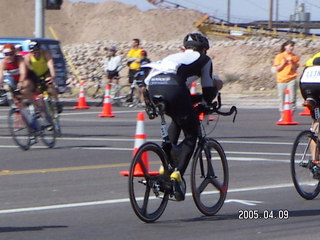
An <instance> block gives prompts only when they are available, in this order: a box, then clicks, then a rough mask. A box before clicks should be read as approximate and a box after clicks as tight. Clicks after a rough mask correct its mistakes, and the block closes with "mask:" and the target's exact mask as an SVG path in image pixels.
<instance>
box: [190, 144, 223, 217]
mask: <svg viewBox="0 0 320 240" xmlns="http://www.w3.org/2000/svg"><path fill="white" fill-rule="evenodd" d="M228 182H229V170H228V163H227V159H226V156H225V153H224V151H223V149H222V147H221V146H220V144H219V143H218V142H217V141H216V140H214V139H212V138H208V139H206V140H205V143H204V145H203V147H200V148H197V150H196V152H195V155H194V158H193V163H192V168H191V189H192V196H193V200H194V202H195V204H196V206H197V208H198V209H199V210H200V212H202V213H203V214H205V215H207V216H212V215H214V214H216V213H217V212H218V211H219V210H220V208H221V207H222V205H223V203H224V201H225V199H226V196H227V190H228Z"/></svg>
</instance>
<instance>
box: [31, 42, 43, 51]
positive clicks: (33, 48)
mask: <svg viewBox="0 0 320 240" xmlns="http://www.w3.org/2000/svg"><path fill="white" fill-rule="evenodd" d="M29 49H30V52H34V51H39V50H40V49H41V44H40V43H39V42H38V41H31V42H30V43H29Z"/></svg>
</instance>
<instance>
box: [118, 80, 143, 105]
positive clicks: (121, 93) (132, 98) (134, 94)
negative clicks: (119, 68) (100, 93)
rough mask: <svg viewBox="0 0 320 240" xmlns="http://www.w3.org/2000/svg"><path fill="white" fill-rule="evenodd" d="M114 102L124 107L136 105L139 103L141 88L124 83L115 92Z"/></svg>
mask: <svg viewBox="0 0 320 240" xmlns="http://www.w3.org/2000/svg"><path fill="white" fill-rule="evenodd" d="M113 102H114V104H115V105H117V106H122V107H129V106H136V105H138V103H139V89H138V88H136V87H131V85H124V86H122V87H121V88H120V89H119V90H118V91H117V92H116V93H115V95H114V98H113Z"/></svg>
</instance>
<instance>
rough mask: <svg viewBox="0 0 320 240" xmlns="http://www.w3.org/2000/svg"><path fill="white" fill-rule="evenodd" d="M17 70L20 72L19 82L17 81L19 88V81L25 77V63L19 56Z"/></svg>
mask: <svg viewBox="0 0 320 240" xmlns="http://www.w3.org/2000/svg"><path fill="white" fill-rule="evenodd" d="M19 72H20V76H19V82H18V86H17V87H18V88H20V86H21V83H22V82H23V81H24V80H25V79H26V78H27V72H28V71H27V65H26V63H25V61H24V59H23V58H22V57H21V58H19Z"/></svg>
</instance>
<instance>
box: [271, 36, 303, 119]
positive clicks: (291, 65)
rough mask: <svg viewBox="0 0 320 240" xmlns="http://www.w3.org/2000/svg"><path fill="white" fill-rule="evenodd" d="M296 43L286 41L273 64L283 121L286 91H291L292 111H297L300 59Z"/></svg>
mask: <svg viewBox="0 0 320 240" xmlns="http://www.w3.org/2000/svg"><path fill="white" fill-rule="evenodd" d="M294 45H295V42H293V41H290V40H289V41H286V42H285V43H283V44H282V45H281V49H280V53H279V54H277V55H276V57H275V58H274V62H273V68H274V70H275V72H276V75H277V77H276V81H277V89H278V96H279V99H280V105H279V111H280V119H279V121H282V111H283V106H284V100H285V91H286V89H289V90H290V102H291V103H292V111H293V112H294V111H295V109H296V82H297V81H296V79H297V75H298V74H297V69H298V67H299V57H298V56H297V55H295V54H294V53H293V49H294Z"/></svg>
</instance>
